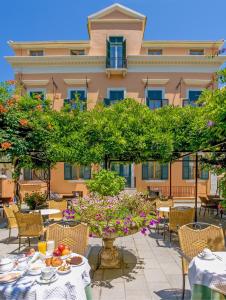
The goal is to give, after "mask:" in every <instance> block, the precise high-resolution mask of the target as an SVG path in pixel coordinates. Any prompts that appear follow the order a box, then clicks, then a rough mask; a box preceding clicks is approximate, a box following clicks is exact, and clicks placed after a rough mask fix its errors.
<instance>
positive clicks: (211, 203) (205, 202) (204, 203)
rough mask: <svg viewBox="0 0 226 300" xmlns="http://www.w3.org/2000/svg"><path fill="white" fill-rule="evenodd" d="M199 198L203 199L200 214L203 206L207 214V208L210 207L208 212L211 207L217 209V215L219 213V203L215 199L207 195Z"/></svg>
mask: <svg viewBox="0 0 226 300" xmlns="http://www.w3.org/2000/svg"><path fill="white" fill-rule="evenodd" d="M199 199H200V200H201V206H200V209H199V215H200V214H201V210H202V208H204V214H203V216H205V214H206V210H207V209H208V213H209V212H210V210H211V209H213V210H214V209H216V211H217V215H218V203H217V202H216V201H214V200H208V199H207V198H206V197H202V196H200V197H199Z"/></svg>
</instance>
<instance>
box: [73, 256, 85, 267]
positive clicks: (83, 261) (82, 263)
mask: <svg viewBox="0 0 226 300" xmlns="http://www.w3.org/2000/svg"><path fill="white" fill-rule="evenodd" d="M74 256H79V257H81V258H82V262H81V263H80V264H79V265H71V266H72V267H80V266H82V265H84V263H85V260H84V258H83V257H82V256H81V255H79V254H73V255H71V258H72V257H74Z"/></svg>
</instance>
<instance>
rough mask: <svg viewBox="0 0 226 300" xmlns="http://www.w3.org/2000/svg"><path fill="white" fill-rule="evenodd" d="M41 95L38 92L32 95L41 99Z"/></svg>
mask: <svg viewBox="0 0 226 300" xmlns="http://www.w3.org/2000/svg"><path fill="white" fill-rule="evenodd" d="M41 97H42V95H40V94H36V95H34V98H35V99H41Z"/></svg>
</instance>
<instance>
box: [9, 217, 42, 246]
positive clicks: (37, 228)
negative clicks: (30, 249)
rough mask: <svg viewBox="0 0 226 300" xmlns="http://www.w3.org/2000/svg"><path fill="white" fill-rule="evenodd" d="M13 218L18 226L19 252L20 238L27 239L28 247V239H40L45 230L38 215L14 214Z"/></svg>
mask: <svg viewBox="0 0 226 300" xmlns="http://www.w3.org/2000/svg"><path fill="white" fill-rule="evenodd" d="M15 217H16V220H17V224H18V236H19V250H20V246H21V238H28V242H29V246H30V238H34V237H38V238H40V237H41V236H43V235H44V233H45V230H46V229H45V228H44V225H43V221H42V216H41V214H40V213H36V212H33V213H30V214H23V213H21V212H16V213H15Z"/></svg>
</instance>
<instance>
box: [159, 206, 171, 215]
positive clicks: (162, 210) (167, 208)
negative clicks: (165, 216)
mask: <svg viewBox="0 0 226 300" xmlns="http://www.w3.org/2000/svg"><path fill="white" fill-rule="evenodd" d="M157 211H160V212H165V213H169V211H170V208H169V206H163V207H159V208H157Z"/></svg>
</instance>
